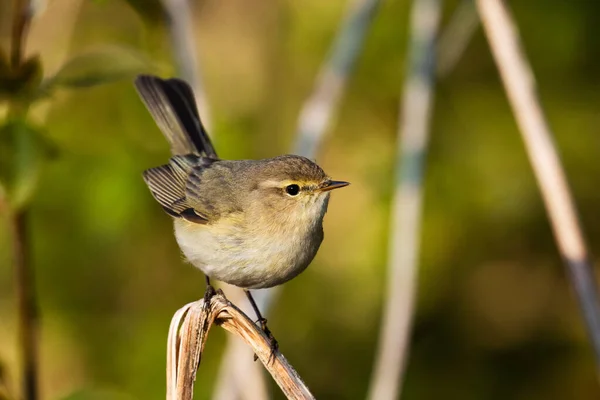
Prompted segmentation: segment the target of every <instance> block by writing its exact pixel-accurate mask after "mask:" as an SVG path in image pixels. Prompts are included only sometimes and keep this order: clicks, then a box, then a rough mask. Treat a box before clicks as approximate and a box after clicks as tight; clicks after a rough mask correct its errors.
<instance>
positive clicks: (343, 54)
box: [294, 0, 380, 158]
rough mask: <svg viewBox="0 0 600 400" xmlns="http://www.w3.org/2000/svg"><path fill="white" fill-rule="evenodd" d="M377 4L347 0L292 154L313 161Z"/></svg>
mask: <svg viewBox="0 0 600 400" xmlns="http://www.w3.org/2000/svg"><path fill="white" fill-rule="evenodd" d="M379 4H380V1H379V0H351V1H350V4H349V9H348V12H347V14H346V17H345V19H344V22H343V23H342V25H341V27H340V29H339V31H338V34H337V36H336V38H335V42H334V44H333V46H332V48H331V51H330V53H329V57H328V58H327V59H326V60H325V62H324V63H323V66H322V67H321V70H320V71H319V75H318V77H317V83H316V86H315V88H314V90H313V92H312V94H311V96H310V97H309V98H308V99H307V100H306V101H305V103H304V105H303V107H302V110H301V111H300V117H299V119H298V128H297V134H296V145H295V147H294V154H300V155H303V156H305V157H308V158H315V155H316V153H317V150H318V149H319V146H320V145H321V142H322V141H323V137H324V136H325V132H326V131H327V128H329V126H330V124H331V121H332V120H333V119H334V118H335V115H336V112H337V110H338V106H339V102H340V98H341V96H342V94H343V93H344V89H345V88H346V82H347V80H348V77H349V75H350V73H351V72H352V71H353V70H354V64H355V63H356V60H357V58H358V55H359V53H360V51H361V49H362V45H363V43H364V40H365V36H366V33H367V30H368V29H369V27H370V26H371V22H372V21H373V17H374V15H375V11H377V7H378V6H379Z"/></svg>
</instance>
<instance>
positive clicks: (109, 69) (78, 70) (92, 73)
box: [40, 46, 153, 96]
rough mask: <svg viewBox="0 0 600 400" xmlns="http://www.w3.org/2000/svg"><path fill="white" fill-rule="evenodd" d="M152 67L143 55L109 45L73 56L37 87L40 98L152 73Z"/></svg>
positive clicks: (132, 50)
mask: <svg viewBox="0 0 600 400" xmlns="http://www.w3.org/2000/svg"><path fill="white" fill-rule="evenodd" d="M152 69H153V68H152V64H151V62H150V61H149V60H148V58H147V57H145V56H144V55H143V54H141V53H139V52H137V51H135V50H134V49H130V48H125V47H119V46H110V47H103V48H100V49H97V50H93V51H89V52H86V53H84V54H80V55H76V56H74V57H73V58H71V59H70V60H69V61H67V62H66V63H65V64H64V65H63V66H62V67H61V69H60V70H59V71H58V72H57V73H56V74H55V75H54V76H52V77H50V78H47V79H46V80H45V81H44V82H43V83H42V85H41V87H40V96H45V95H48V94H50V93H51V92H52V91H53V90H54V89H56V88H59V87H63V88H87V87H91V86H96V85H101V84H104V83H109V82H114V81H117V80H120V79H129V78H133V77H134V76H136V75H137V74H139V73H141V72H144V71H148V70H152Z"/></svg>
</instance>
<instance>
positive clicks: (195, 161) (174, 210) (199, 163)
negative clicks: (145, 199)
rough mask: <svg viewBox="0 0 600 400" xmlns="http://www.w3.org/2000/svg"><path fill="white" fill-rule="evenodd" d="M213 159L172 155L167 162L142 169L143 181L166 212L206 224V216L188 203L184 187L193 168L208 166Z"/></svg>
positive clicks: (207, 220)
mask: <svg viewBox="0 0 600 400" xmlns="http://www.w3.org/2000/svg"><path fill="white" fill-rule="evenodd" d="M212 162H214V160H211V159H206V158H203V157H197V156H194V155H187V156H174V157H172V158H171V160H170V162H169V164H166V165H161V166H160V167H155V168H150V169H148V170H146V171H144V174H143V175H144V181H145V182H146V185H148V188H149V189H150V192H151V193H152V196H153V197H154V198H155V199H156V201H158V203H159V204H160V205H161V206H162V207H163V209H164V210H165V211H166V212H167V214H169V215H171V216H172V217H175V218H184V219H186V220H188V221H190V222H195V223H199V224H206V223H208V222H209V218H208V216H207V215H206V214H205V213H203V212H202V211H199V210H197V209H196V208H195V207H193V206H191V205H190V202H189V201H188V199H187V197H186V187H187V183H188V179H189V177H190V174H192V173H193V172H192V171H193V170H194V168H197V167H200V168H202V167H208V166H209V165H210V164H211V163H212Z"/></svg>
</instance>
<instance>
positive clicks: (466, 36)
mask: <svg viewBox="0 0 600 400" xmlns="http://www.w3.org/2000/svg"><path fill="white" fill-rule="evenodd" d="M478 26H479V16H478V15H477V9H476V8H475V4H474V3H473V0H462V1H461V2H460V4H459V5H458V6H457V7H456V10H455V11H454V13H453V14H452V17H451V18H450V22H448V25H447V27H446V28H445V29H444V30H443V32H442V33H441V35H440V38H439V40H438V46H437V63H436V64H437V74H438V77H440V78H443V77H445V76H447V75H448V74H450V72H452V70H454V67H455V66H456V64H457V63H458V62H459V61H460V59H461V57H462V55H463V54H464V52H465V50H466V48H467V46H468V45H469V43H470V42H471V39H472V38H473V35H474V34H475V32H476V31H477V27H478Z"/></svg>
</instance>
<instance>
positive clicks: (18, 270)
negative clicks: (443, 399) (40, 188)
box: [9, 211, 39, 400]
mask: <svg viewBox="0 0 600 400" xmlns="http://www.w3.org/2000/svg"><path fill="white" fill-rule="evenodd" d="M9 224H10V229H11V236H12V243H13V245H12V246H13V262H14V268H15V285H16V288H17V302H18V308H19V338H20V342H21V358H22V366H23V367H22V368H23V372H22V379H23V398H24V399H26V400H34V399H37V398H38V385H37V376H38V315H39V313H38V307H37V301H36V298H35V287H34V286H35V285H34V279H33V270H32V268H31V263H30V259H29V249H30V247H29V241H28V238H29V236H28V229H27V212H26V211H20V212H16V213H14V214H12V213H9Z"/></svg>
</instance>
